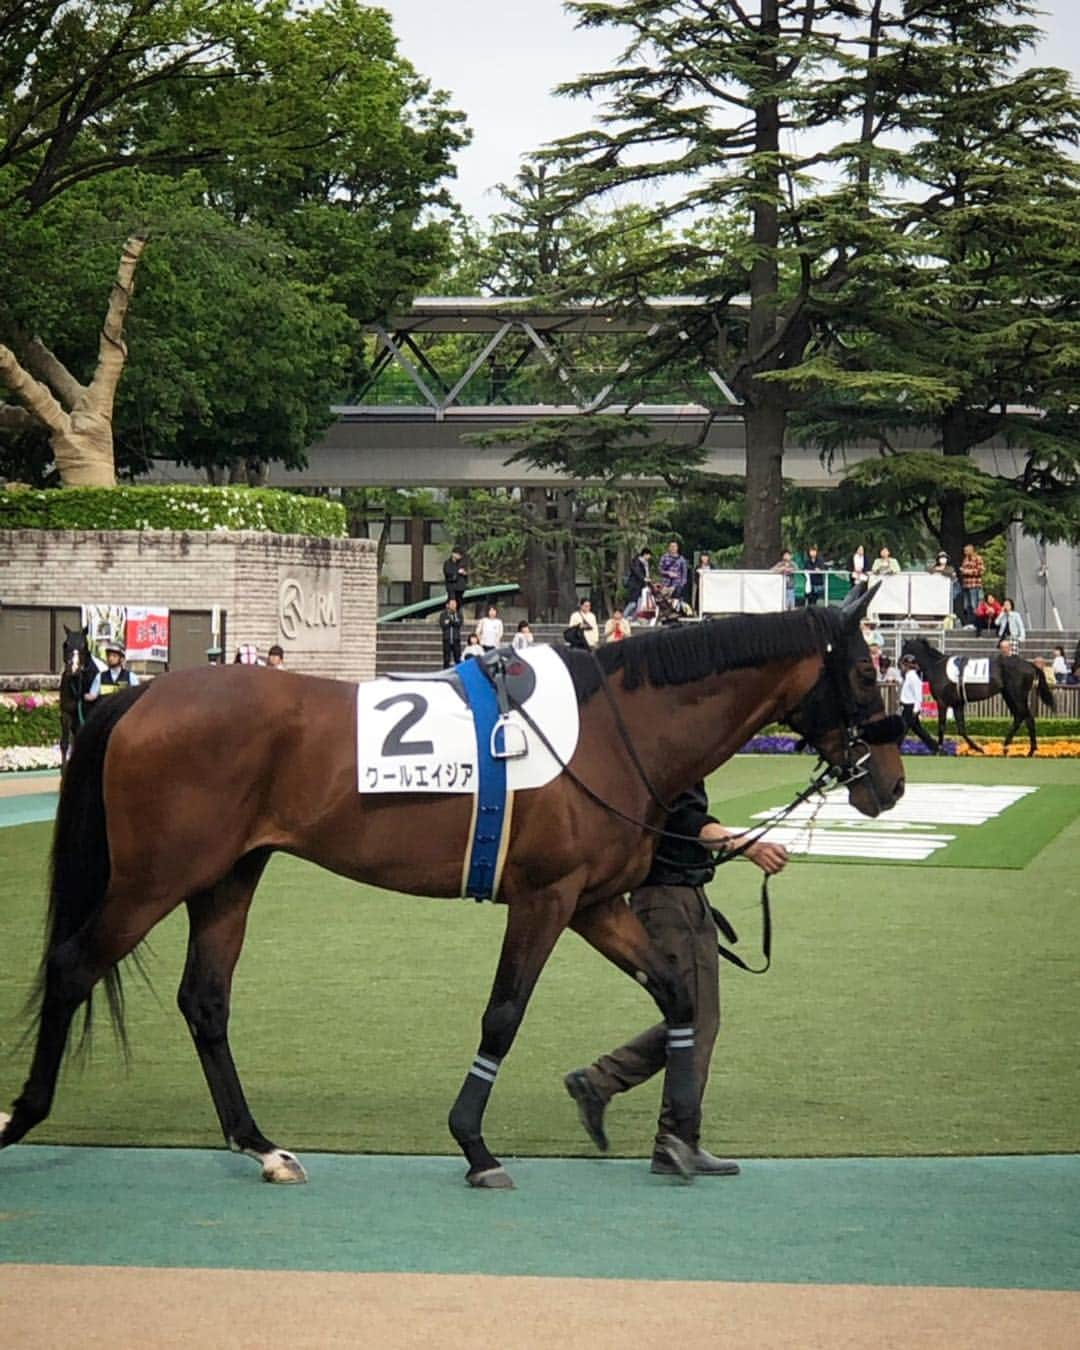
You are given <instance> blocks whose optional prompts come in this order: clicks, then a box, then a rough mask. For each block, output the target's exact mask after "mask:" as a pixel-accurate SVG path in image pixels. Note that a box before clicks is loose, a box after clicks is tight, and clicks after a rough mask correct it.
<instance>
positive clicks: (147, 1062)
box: [0, 757, 1080, 1156]
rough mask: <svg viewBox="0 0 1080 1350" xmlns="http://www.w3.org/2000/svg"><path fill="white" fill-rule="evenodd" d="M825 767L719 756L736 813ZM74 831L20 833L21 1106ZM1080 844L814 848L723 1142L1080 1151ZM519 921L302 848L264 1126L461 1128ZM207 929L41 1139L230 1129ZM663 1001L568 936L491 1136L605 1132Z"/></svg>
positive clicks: (717, 796) (995, 768) (966, 767)
mask: <svg viewBox="0 0 1080 1350" xmlns="http://www.w3.org/2000/svg"><path fill="white" fill-rule="evenodd" d="M807 765H808V761H807V760H792V759H780V758H774V757H768V758H766V757H761V758H747V759H741V760H738V761H735V762H734V763H732V764H730V765H728V766H727V767H725V769H724V770H723V771H722V772H721V773H720V774H718V775H717V776H716V777H715V778H714V779H713V780H712V784H711V788H712V795H713V799H714V802H715V803H717V805H718V808H719V810H718V814H720V815H721V818H723V808H722V802H723V800H725V799H734V798H737V797H740V796H744V795H745V794H746V793H748V792H751V791H755V790H757V789H760V788H764V787H767V786H770V785H773V784H776V785H778V786H780V785H783V786H786V785H788V784H790V785H792V786H794V785H796V784H799V783H801V782H803V781H805V775H806V771H807ZM908 766H909V772H910V774H911V776H912V777H913V778H917V779H925V780H931V779H932V780H935V781H940V780H950V781H960V782H963V781H967V782H982V783H1003V782H1012V783H1032V784H1042V783H1073V784H1074V783H1076V782H1077V781H1078V780H1080V764H1077V763H1076V762H1073V763H1069V762H1067V761H1057V762H1054V761H1049V760H1046V761H1040V760H1035V761H1032V762H1028V761H1000V760H998V761H993V762H981V763H980V762H973V761H970V760H966V761H952V760H934V761H928V760H919V759H910V760H909V761H908ZM49 828H50V827H48V826H46V825H26V826H20V827H17V828H12V829H7V830H3V831H0V916H2V917H0V933H2V935H3V936H2V945H0V951H2V957H0V1064H2V1066H3V1075H2V1082H0V1103H2V1102H4V1101H5V1100H6V1099H9V1098H10V1097H12V1096H14V1095H15V1092H16V1091H17V1089H18V1087H19V1085H20V1084H21V1081H22V1077H23V1074H24V1071H25V1067H26V1063H27V1058H28V1052H27V1050H26V1048H25V1047H20V1046H19V1045H18V1043H17V1042H18V1035H19V1024H18V1016H17V1014H18V1009H19V1007H20V1004H21V1002H22V1000H23V998H24V997H25V994H26V991H27V987H28V983H29V980H30V977H31V975H32V971H33V968H34V966H35V963H36V959H37V951H38V943H39V938H40V931H41V925H42V915H43V866H44V857H45V852H46V848H47V844H48V839H49ZM985 828H986V829H987V830H988V831H989V830H993V829H1000V828H1003V826H1002V824H1001V822H998V824H997V825H995V824H991V825H988V826H986V827H985ZM1078 844H1080V821H1077V820H1074V821H1073V822H1072V823H1071V824H1070V825H1068V826H1067V827H1066V828H1065V829H1064V830H1063V831H1062V832H1061V833H1060V834H1059V835H1058V836H1057V837H1056V838H1055V839H1054V840H1053V841H1051V843H1050V844H1048V845H1047V846H1046V847H1045V848H1044V849H1043V850H1042V852H1041V853H1040V854H1039V855H1038V856H1037V857H1036V858H1035V860H1034V861H1033V862H1031V863H1030V864H1029V865H1028V866H1027V867H1026V868H1025V869H1023V870H1021V871H995V870H987V869H985V868H984V869H981V870H977V871H976V870H967V869H963V868H956V867H951V868H921V869H914V868H910V867H892V868H890V867H888V866H862V865H852V864H850V863H845V864H841V865H831V864H823V863H821V862H815V863H813V864H799V863H797V862H796V863H793V864H792V865H791V867H789V868H788V870H787V872H786V873H785V874H784V875H783V876H782V877H780V878H779V879H778V880H777V882H776V883H775V884H774V888H773V890H774V900H775V913H776V940H775V956H774V959H775V964H774V967H773V969H772V971H771V972H770V973H769V974H768V975H766V976H764V977H762V978H758V979H754V978H751V977H750V976H747V975H743V974H741V973H739V972H734V971H732V972H731V973H730V974H728V973H725V974H724V975H723V977H722V978H723V987H724V1001H725V1018H726V1022H725V1026H724V1028H723V1029H722V1030H721V1036H720V1041H719V1043H718V1048H717V1053H716V1056H715V1060H714V1074H713V1078H712V1081H711V1083H710V1086H709V1093H708V1098H707V1101H706V1142H707V1143H708V1144H709V1145H710V1146H712V1147H714V1148H716V1149H719V1150H722V1151H725V1152H727V1151H730V1152H731V1153H733V1154H735V1155H737V1156H752V1155H765V1156H769V1155H830V1154H832V1155H836V1154H920V1153H942V1154H948V1153H1008V1152H1075V1151H1080V1113H1078V1111H1077V1103H1078V1101H1080V1057H1078V1056H1077V1053H1076V1029H1077V1024H1078V1014H1080V977H1078V972H1080V881H1078V869H1077V865H1076V857H1077V846H1078ZM405 846H407V843H406V845H405ZM757 876H758V873H757V872H756V871H755V869H753V868H752V867H751V866H750V865H749V864H747V863H737V864H733V865H732V866H731V867H729V868H727V869H724V870H723V871H722V872H721V873H720V874H719V877H718V880H717V881H716V882H715V883H714V886H713V888H712V895H713V898H714V900H715V901H716V902H717V903H720V904H722V907H723V908H724V909H725V910H726V911H727V912H728V913H729V915H730V916H731V918H732V919H733V921H734V922H735V924H736V927H738V928H739V929H740V931H741V932H742V933H743V934H744V940H743V943H742V946H743V947H745V948H753V947H754V945H755V944H756V942H757V940H758V925H757V915H756V909H755V902H756V895H757V880H756V878H757ZM502 927H503V912H502V911H501V910H500V909H498V908H496V907H493V906H490V905H476V904H473V903H471V902H468V901H424V900H417V899H411V898H406V897H399V896H394V895H389V894H385V893H382V892H378V891H374V890H368V889H365V888H363V887H357V886H353V885H351V884H349V883H347V882H344V881H341V880H339V879H337V878H335V877H332V876H329V875H328V874H326V873H324V872H320V871H317V870H316V869H314V868H312V867H309V866H306V865H304V864H301V863H298V862H296V861H294V860H292V859H287V858H278V859H275V860H274V862H273V864H272V865H271V868H270V869H269V871H268V873H267V876H266V879H265V880H264V882H263V885H262V887H261V889H260V892H259V896H258V899H257V902H256V904H255V906H254V909H253V912H252V919H251V924H250V927H249V930H248V940H247V945H246V948H245V951H244V955H243V958H242V961H241V964H240V968H239V971H238V975H237V980H236V986H235V991H234V992H235V1000H234V1009H235V1011H234V1020H233V1045H234V1049H235V1052H236V1058H237V1061H238V1063H239V1064H240V1068H241V1072H242V1074H243V1075H244V1079H245V1086H246V1088H247V1092H248V1097H249V1099H250V1101H251V1102H252V1105H253V1107H254V1109H255V1113H256V1118H257V1119H258V1120H259V1123H260V1124H261V1125H262V1127H263V1129H264V1130H265V1131H266V1132H267V1133H268V1134H269V1135H270V1136H271V1137H272V1138H275V1139H277V1140H278V1141H279V1142H280V1143H282V1144H284V1145H287V1146H289V1147H293V1148H298V1149H315V1148H319V1149H330V1150H336V1149H340V1150H349V1151H352V1150H356V1151H363V1152H403V1153H411V1152H422V1153H427V1152H437V1153H441V1152H450V1151H452V1150H453V1144H452V1141H451V1140H450V1137H449V1135H448V1133H447V1130H446V1125H445V1120H446V1114H447V1111H448V1109H449V1106H450V1104H451V1102H452V1100H453V1097H454V1095H455V1093H456V1091H457V1088H458V1086H459V1084H460V1081H461V1078H462V1075H463V1074H464V1072H465V1070H466V1068H467V1067H468V1064H469V1061H470V1059H471V1057H472V1054H473V1052H474V1050H475V1049H476V1044H477V1038H478V1020H479V1016H480V1013H481V1010H482V1008H483V1004H484V1001H485V998H486V995H487V991H488V988H489V984H490V980H491V976H492V972H493V970H494V966H495V960H496V954H497V951H498V945H499V940H500V936H501V933H502ZM184 940H185V923H184V919H183V917H182V916H181V915H174V916H173V917H172V918H170V919H169V920H167V921H166V922H165V923H164V924H162V925H161V926H160V927H159V928H158V929H157V930H156V932H155V934H154V937H153V940H152V946H153V951H154V956H153V960H152V961H151V962H150V969H151V971H152V974H153V977H154V982H155V989H156V994H151V993H150V992H149V991H147V990H146V989H145V988H144V987H142V986H141V985H140V983H139V981H138V979H137V977H135V976H134V975H133V976H132V977H131V979H130V980H129V984H128V988H129V994H130V1000H129V1027H130V1031H131V1039H132V1044H133V1049H134V1059H133V1065H132V1068H131V1070H130V1072H129V1071H127V1070H125V1069H124V1067H123V1066H122V1064H121V1062H120V1060H119V1057H118V1055H117V1054H116V1053H114V1050H113V1046H112V1042H111V1038H110V1036H109V1034H108V1032H107V1031H106V1030H104V1028H102V1030H101V1032H100V1034H99V1038H98V1041H97V1045H96V1048H95V1052H94V1056H93V1059H92V1061H91V1063H90V1065H89V1066H88V1067H87V1068H85V1069H79V1068H78V1067H77V1066H69V1068H68V1069H67V1070H66V1072H65V1076H64V1078H63V1079H62V1081H61V1086H60V1092H59V1096H58V1102H57V1107H56V1111H55V1114H54V1115H53V1117H52V1119H51V1120H50V1121H49V1122H48V1123H47V1124H46V1125H45V1126H43V1127H42V1128H41V1129H39V1130H38V1131H37V1132H36V1133H35V1134H34V1135H33V1136H32V1138H35V1139H38V1140H40V1141H43V1142H44V1141H51V1142H69V1143H91V1142H94V1143H109V1144H121V1143H125V1144H216V1143H217V1142H219V1135H218V1128H217V1122H216V1118H215V1117H214V1114H213V1111H212V1108H211V1105H210V1100H209V1096H208V1094H207V1091H206V1089H205V1086H204V1084H203V1081H202V1078H201V1075H200V1072H199V1069H198V1066H197V1062H196V1059H195V1055H194V1052H193V1050H192V1049H191V1046H190V1043H189V1041H188V1038H187V1032H186V1029H185V1028H184V1025H183V1023H182V1021H181V1019H180V1017H179V1014H178V1013H177V1012H176V1010H175V1005H174V1003H173V992H174V989H175V985H176V982H177V979H178V977H179V973H180V968H181V963H182V952H183V944H184ZM652 1017H653V1011H652V1004H651V1003H650V1001H649V1000H648V999H647V998H646V996H645V995H644V994H643V993H642V992H641V991H640V990H639V989H638V988H637V987H636V986H635V985H633V984H632V983H631V982H630V981H629V980H627V979H626V978H625V977H624V976H622V975H620V974H619V973H618V972H616V971H615V970H613V969H612V968H610V967H608V966H606V965H605V964H604V963H603V962H602V961H601V959H600V958H599V957H597V956H596V955H595V954H594V953H592V952H591V951H590V950H589V949H587V948H586V947H585V946H584V944H582V943H581V942H580V941H579V940H578V939H577V938H575V937H574V936H573V935H572V934H568V935H567V936H565V937H564V939H563V941H562V942H561V944H560V946H559V948H558V950H557V951H556V953H555V956H554V958H553V959H552V961H551V963H550V965H549V967H548V969H547V970H546V971H545V973H544V976H543V978H542V980H541V983H540V987H539V989H538V991H537V993H536V996H535V997H534V1000H533V1003H532V1006H531V1008H530V1010H529V1014H528V1017H527V1018H526V1022H525V1025H524V1027H523V1029H522V1032H521V1035H520V1037H519V1039H518V1043H517V1045H516V1046H515V1048H514V1051H513V1053H512V1055H511V1056H510V1057H509V1059H508V1061H507V1063H506V1065H505V1067H504V1069H503V1072H502V1074H501V1077H500V1081H499V1084H498V1086H497V1088H496V1090H495V1093H494V1096H493V1099H492V1103H491V1108H490V1110H489V1113H488V1118H487V1131H488V1133H487V1137H488V1141H489V1143H490V1144H491V1145H492V1146H493V1148H494V1149H495V1150H496V1151H497V1152H502V1153H505V1154H508V1155H511V1154H577V1153H587V1152H589V1151H591V1150H590V1147H589V1145H588V1144H587V1141H586V1140H585V1139H584V1136H583V1135H582V1133H581V1131H580V1128H579V1126H578V1123H577V1118H576V1114H575V1111H574V1108H573V1106H572V1104H571V1102H570V1101H569V1099H568V1098H567V1097H566V1095H565V1093H564V1091H563V1088H562V1084H561V1078H562V1074H563V1073H564V1072H565V1070H567V1069H569V1068H573V1067H575V1066H577V1065H579V1064H582V1063H584V1062H586V1061H587V1060H589V1059H590V1058H592V1057H593V1056H594V1055H595V1054H597V1053H598V1052H600V1051H602V1050H605V1049H608V1048H610V1047H611V1046H613V1045H614V1044H616V1043H617V1042H618V1041H619V1040H620V1039H621V1038H623V1037H625V1036H626V1035H627V1034H629V1033H632V1032H635V1031H637V1030H639V1029H641V1028H642V1027H643V1026H645V1025H647V1024H648V1023H649V1021H650V1020H651V1019H652ZM656 1098H657V1091H654V1090H653V1087H652V1085H648V1086H646V1087H644V1088H641V1089H639V1090H638V1091H637V1092H636V1093H633V1094H629V1095H627V1096H625V1097H622V1098H620V1099H619V1100H618V1101H616V1102H615V1103H614V1105H613V1107H612V1109H611V1111H610V1113H609V1117H610V1127H611V1130H610V1132H611V1137H612V1146H613V1151H615V1152H616V1153H622V1154H641V1153H644V1152H645V1151H646V1150H647V1148H648V1145H649V1141H650V1137H651V1130H652V1122H653V1113H654V1111H655V1105H656Z"/></svg>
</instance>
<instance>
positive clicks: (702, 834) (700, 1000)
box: [563, 782, 788, 1177]
mask: <svg viewBox="0 0 1080 1350" xmlns="http://www.w3.org/2000/svg"><path fill="white" fill-rule="evenodd" d="M708 805H709V802H708V798H707V796H706V795H705V784H704V783H701V782H699V783H696V784H695V785H694V787H692V788H691V789H690V791H689V792H684V793H682V794H680V796H678V797H677V798H676V799H675V802H674V804H673V806H672V810H671V813H670V815H669V816H668V818H667V822H666V825H665V828H666V829H667V830H670V831H671V832H672V834H678V835H685V836H689V837H688V838H685V839H672V838H670V837H668V836H666V835H665V836H664V837H662V838H661V840H660V846H659V848H658V849H657V850H656V855H655V857H654V859H653V865H652V868H651V870H650V871H649V874H648V876H647V877H646V878H645V881H644V883H643V884H642V885H641V886H639V887H638V888H637V889H636V890H635V891H633V892H632V893H631V895H630V907H631V909H632V910H633V911H634V913H635V914H636V915H637V916H638V918H639V919H640V920H641V923H642V925H643V927H644V928H645V931H646V932H647V933H648V935H649V937H650V938H651V939H652V940H653V942H654V943H655V944H656V946H657V947H658V948H659V950H660V951H661V952H662V953H663V954H664V956H665V957H666V958H667V959H668V960H669V961H670V962H671V963H672V965H673V966H674V967H675V969H676V970H677V971H678V972H679V974H680V975H681V976H682V978H683V979H684V980H685V981H686V986H687V989H688V990H689V992H690V996H691V998H692V999H693V1002H694V1046H695V1055H696V1063H695V1067H696V1070H697V1079H698V1090H699V1093H700V1099H703V1098H704V1096H705V1085H706V1083H707V1082H708V1078H709V1065H710V1063H711V1061H712V1052H713V1045H714V1044H715V1042H716V1033H717V1031H718V1030H719V1027H720V959H719V955H718V952H717V937H716V932H717V930H716V923H715V921H714V919H713V914H712V910H711V908H710V907H709V900H708V897H707V896H706V894H705V887H706V885H708V883H709V882H710V881H711V880H712V879H713V875H714V873H715V871H716V859H715V857H714V853H715V851H716V850H718V849H722V848H723V847H724V845H725V843H726V842H727V840H728V839H729V838H730V837H731V835H732V831H731V830H727V829H725V828H724V826H723V825H721V824H719V823H718V822H717V821H716V820H715V819H714V818H713V817H712V816H710V815H709V814H708ZM743 856H744V857H746V858H749V859H750V861H751V862H753V863H756V865H757V866H758V867H760V868H761V870H762V871H763V872H765V873H766V874H767V875H770V876H772V875H774V874H775V873H777V872H779V871H781V870H782V869H783V868H784V867H785V866H786V865H787V860H788V854H787V850H786V849H785V848H783V847H782V846H781V845H780V844H769V843H766V842H765V841H764V840H760V839H759V840H757V841H756V842H755V843H753V844H751V845H750V847H749V848H748V849H747V850H746V852H745V853H744V854H743ZM666 1065H667V1027H666V1026H665V1025H664V1023H663V1022H660V1023H658V1024H657V1025H656V1026H654V1027H650V1028H649V1030H648V1031H643V1032H642V1033H641V1035H640V1036H637V1037H635V1038H634V1039H633V1040H632V1041H628V1042H627V1043H626V1044H625V1045H623V1046H620V1047H619V1049H617V1050H612V1051H611V1053H610V1054H607V1055H601V1056H600V1058H599V1059H597V1060H595V1061H594V1062H593V1063H592V1064H590V1065H589V1066H588V1067H587V1068H584V1069H574V1070H573V1071H572V1072H571V1073H568V1074H567V1075H566V1077H565V1079H564V1080H563V1082H564V1083H565V1084H566V1090H567V1092H569V1094H570V1096H571V1097H572V1098H573V1099H574V1101H575V1102H576V1103H577V1108H578V1114H579V1115H580V1117H581V1123H582V1125H583V1126H584V1127H585V1132H586V1133H587V1134H588V1136H589V1138H590V1139H591V1140H592V1141H593V1143H594V1144H595V1145H596V1147H597V1148H599V1149H602V1150H606V1149H607V1146H608V1139H607V1135H606V1134H605V1132H604V1111H605V1110H606V1108H607V1104H608V1102H609V1101H610V1100H611V1098H612V1097H614V1096H615V1095H616V1094H617V1093H619V1092H626V1091H628V1090H629V1089H630V1088H633V1087H637V1085H638V1084H639V1083H644V1082H645V1081H646V1080H647V1079H649V1078H651V1077H652V1076H653V1074H655V1073H659V1072H660V1071H661V1070H662V1069H664V1068H665V1067H666ZM700 1099H699V1100H700ZM674 1125H675V1122H674V1118H673V1116H672V1113H671V1106H670V1103H669V1102H668V1101H667V1098H666V1097H665V1098H664V1100H663V1102H662V1103H661V1107H660V1120H659V1125H658V1127H657V1134H656V1142H655V1143H654V1146H653V1155H652V1164H651V1169H650V1170H651V1171H653V1172H655V1173H657V1174H658V1175H660V1176H677V1175H680V1169H679V1168H678V1167H677V1166H676V1165H675V1162H674V1161H673V1160H672V1158H671V1157H670V1156H669V1154H668V1152H667V1150H666V1149H665V1148H664V1146H663V1144H662V1143H661V1142H660V1141H661V1139H662V1138H663V1136H664V1135H665V1134H669V1133H673V1132H674ZM691 1142H692V1143H693V1145H694V1149H695V1172H696V1173H697V1175H698V1176H706V1177H710V1176H711V1177H724V1176H727V1177H733V1176H738V1174H739V1165H738V1163H735V1162H730V1161H728V1160H727V1159H724V1158H716V1157H714V1156H713V1155H712V1154H711V1153H709V1152H707V1151H706V1150H705V1149H703V1148H702V1147H701V1144H700V1141H699V1140H697V1139H694V1140H692V1141H691Z"/></svg>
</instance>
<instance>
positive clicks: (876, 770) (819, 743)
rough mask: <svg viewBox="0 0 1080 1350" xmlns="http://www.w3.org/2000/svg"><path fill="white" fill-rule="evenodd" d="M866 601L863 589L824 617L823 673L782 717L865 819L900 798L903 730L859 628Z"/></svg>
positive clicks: (867, 595)
mask: <svg viewBox="0 0 1080 1350" xmlns="http://www.w3.org/2000/svg"><path fill="white" fill-rule="evenodd" d="M871 594H872V592H871V591H870V589H869V588H868V587H867V585H866V583H865V582H862V583H860V584H859V585H858V586H856V587H855V589H854V591H853V592H852V594H851V595H850V596H849V598H848V599H847V600H846V601H845V602H844V604H843V605H842V606H841V607H840V609H839V610H826V611H824V612H823V613H822V618H823V620H824V621H825V622H826V623H827V624H828V626H829V628H828V631H829V640H828V642H827V645H826V652H825V668H824V670H823V671H822V673H821V677H820V679H819V680H818V682H817V684H815V685H814V687H813V689H811V690H810V692H809V694H807V695H806V697H805V698H804V699H803V701H802V702H801V703H800V704H799V705H798V707H797V708H795V709H794V711H793V712H791V713H790V714H789V716H788V718H787V722H788V724H789V726H791V727H793V728H794V729H795V730H796V731H797V732H798V733H799V735H800V736H802V737H804V738H805V739H806V740H807V741H809V743H810V744H811V745H812V746H813V747H814V749H815V750H816V751H817V752H818V754H819V755H821V757H822V759H824V760H825V762H826V763H827V764H829V765H830V767H831V768H832V770H833V775H832V776H833V778H834V779H835V781H837V782H839V783H841V784H843V785H845V786H846V787H847V789H848V800H849V801H850V802H851V805H852V806H853V807H855V809H856V810H857V811H860V812H861V813H862V814H863V815H864V816H878V815H880V814H881V812H882V811H888V810H889V809H890V808H891V807H893V806H895V805H896V803H897V802H898V801H899V800H900V798H901V797H902V796H903V795H904V762H903V760H902V759H901V756H900V741H901V740H902V738H903V723H902V722H901V720H900V718H899V717H890V716H888V715H887V714H886V712H885V705H884V703H883V702H882V699H881V693H880V691H879V689H878V683H877V672H876V671H875V670H874V663H873V661H871V659H870V650H869V648H868V647H867V645H866V642H865V640H864V638H863V636H862V632H861V630H860V628H859V620H860V619H861V618H862V616H863V615H864V614H865V612H866V607H867V605H868V604H869V603H870V596H871Z"/></svg>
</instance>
